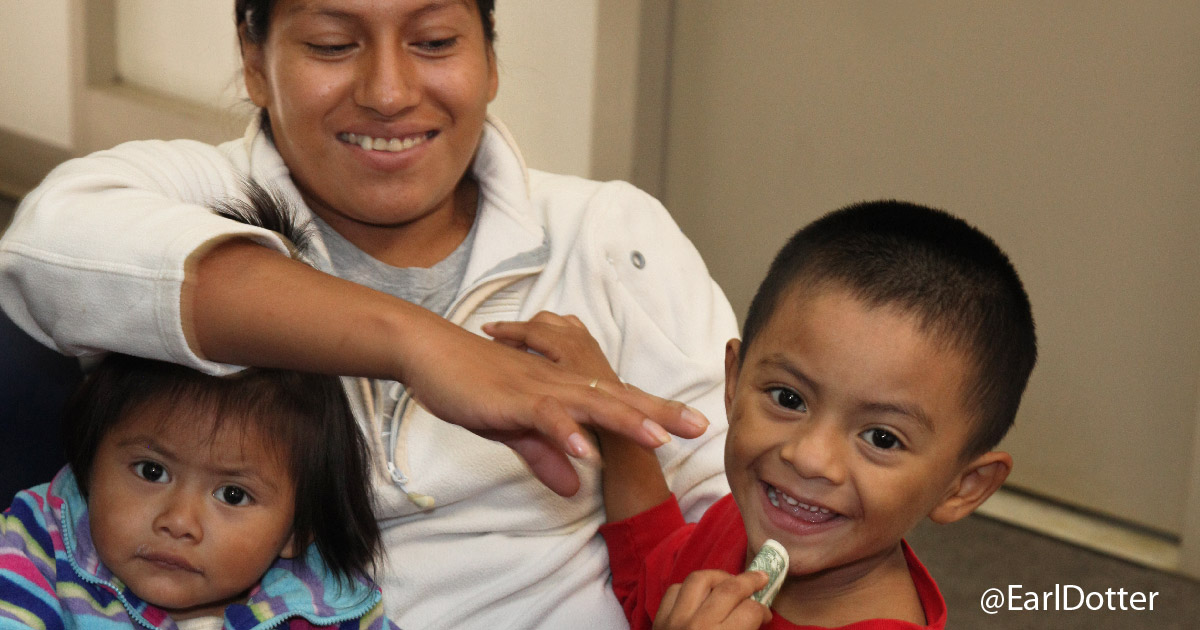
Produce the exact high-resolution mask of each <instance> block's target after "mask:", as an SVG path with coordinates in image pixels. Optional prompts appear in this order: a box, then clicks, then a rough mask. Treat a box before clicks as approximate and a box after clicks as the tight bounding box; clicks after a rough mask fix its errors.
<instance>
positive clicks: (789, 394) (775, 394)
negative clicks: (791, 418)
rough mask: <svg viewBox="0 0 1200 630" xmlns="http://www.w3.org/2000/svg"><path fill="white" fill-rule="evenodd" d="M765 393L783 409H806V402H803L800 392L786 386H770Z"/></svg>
mask: <svg viewBox="0 0 1200 630" xmlns="http://www.w3.org/2000/svg"><path fill="white" fill-rule="evenodd" d="M767 393H768V394H770V395H771V399H772V400H774V401H775V404H777V405H779V406H780V407H783V408H784V409H794V410H796V411H808V403H806V402H804V399H803V398H801V397H800V394H797V393H796V392H794V391H792V390H790V389H788V388H786V387H772V388H771V389H769V390H767Z"/></svg>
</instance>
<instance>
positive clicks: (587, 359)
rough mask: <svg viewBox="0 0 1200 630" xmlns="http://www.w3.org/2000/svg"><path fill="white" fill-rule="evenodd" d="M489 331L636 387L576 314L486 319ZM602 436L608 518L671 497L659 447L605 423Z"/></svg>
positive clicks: (581, 371)
mask: <svg viewBox="0 0 1200 630" xmlns="http://www.w3.org/2000/svg"><path fill="white" fill-rule="evenodd" d="M483 331H484V332H485V333H487V334H489V335H492V336H493V337H494V338H495V339H496V341H499V342H500V343H503V344H505V345H508V346H511V347H513V348H516V349H518V350H533V351H534V352H537V353H538V354H541V355H542V356H544V357H546V358H547V359H550V360H551V361H554V363H556V364H558V365H560V366H562V367H565V368H567V369H569V370H571V371H573V372H575V373H576V374H578V375H580V376H583V377H585V378H587V377H589V376H590V377H592V378H593V379H594V381H595V383H596V386H597V387H600V384H601V383H604V387H610V386H611V387H616V388H618V389H627V388H630V387H631V386H629V385H625V384H622V383H621V381H620V379H619V378H618V377H617V374H616V372H614V371H613V370H612V367H611V366H610V365H609V363H608V358H607V357H605V356H604V351H603V350H601V349H600V344H598V343H596V340H595V338H593V337H592V335H591V333H589V332H588V329H587V327H586V326H584V324H583V322H582V321H580V320H579V318H578V317H575V316H574V315H558V314H555V313H551V312H548V311H542V312H541V313H538V314H537V315H534V316H533V317H532V318H531V319H530V320H529V321H527V322H495V323H491V324H486V325H485V326H484V327H483ZM590 383H591V381H589V384H590ZM648 429H649V430H650V431H652V432H653V433H654V435H655V436H656V437H658V438H659V441H660V442H664V443H665V442H666V441H667V440H669V439H670V436H669V435H668V434H667V433H666V432H665V431H663V430H662V429H661V428H659V427H658V426H656V425H653V424H652V425H648ZM596 438H597V439H598V440H599V444H600V456H601V458H602V459H603V468H602V470H601V477H600V479H601V484H602V488H603V495H604V512H605V515H606V517H607V520H608V522H610V523H612V522H615V521H620V520H624V519H626V518H629V517H631V516H633V515H635V514H639V513H641V512H643V511H645V510H648V509H650V508H652V507H654V506H656V505H658V504H660V503H662V502H663V501H666V500H667V499H669V498H670V496H671V490H670V488H668V487H667V480H666V478H665V477H663V473H662V469H661V468H660V467H659V464H658V458H657V457H656V456H655V455H654V451H653V450H651V449H647V448H644V447H643V446H642V445H641V444H638V443H635V442H634V441H633V440H630V439H629V438H627V437H626V436H624V435H621V434H619V433H615V432H613V431H610V430H608V429H606V428H603V427H598V428H597V429H596ZM654 446H658V445H657V444H655V445H654Z"/></svg>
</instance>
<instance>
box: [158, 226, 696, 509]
mask: <svg viewBox="0 0 1200 630" xmlns="http://www.w3.org/2000/svg"><path fill="white" fill-rule="evenodd" d="M196 258H197V260H196V261H195V263H194V266H193V267H192V268H190V269H189V273H188V281H186V282H185V284H184V288H183V295H182V296H181V301H182V304H183V309H182V310H183V313H184V330H185V333H186V334H187V335H188V338H189V341H190V342H191V345H192V347H193V348H196V349H197V351H198V353H199V354H201V355H202V356H205V357H207V358H209V359H211V360H214V361H220V362H224V363H232V364H237V365H254V366H260V367H280V368H287V369H294V370H307V371H311V372H321V373H326V374H344V375H351V376H367V377H373V378H387V379H392V380H397V381H400V382H402V383H404V384H405V385H406V386H407V387H408V388H409V390H410V391H411V392H412V393H413V396H414V397H416V398H417V400H419V401H420V403H421V404H422V405H424V406H425V407H426V408H427V409H429V411H431V412H432V413H433V414H434V415H436V416H437V417H439V418H441V419H443V420H445V421H447V422H451V423H454V424H457V425H460V426H462V427H463V428H466V429H468V430H470V431H472V432H474V433H476V434H478V435H481V436H483V437H486V438H489V439H493V440H496V441H499V442H502V443H504V444H507V445H508V446H509V447H511V448H512V449H513V450H515V451H516V452H517V453H518V454H519V455H520V456H521V457H522V458H523V459H524V460H525V461H526V462H527V463H528V464H529V466H530V468H531V469H532V470H533V474H534V475H536V476H537V478H538V479H540V480H541V481H542V482H543V483H545V484H546V485H547V486H548V487H549V488H550V489H551V490H553V491H554V492H556V493H558V494H561V495H564V496H570V495H572V494H574V493H575V492H576V491H577V490H578V489H579V476H578V475H577V474H576V473H575V470H574V468H572V467H571V465H570V462H569V461H568V459H567V454H570V455H571V456H574V457H579V458H587V457H592V456H594V454H595V449H594V447H593V446H592V445H591V443H590V442H589V440H588V439H587V438H586V437H585V432H584V430H583V428H582V427H583V425H590V426H594V427H600V428H603V429H606V430H608V431H611V432H613V433H617V434H620V435H624V436H627V437H628V438H630V439H632V440H633V441H635V442H637V443H638V444H641V445H643V446H646V447H649V448H654V447H656V446H659V445H660V444H662V443H663V440H664V437H665V435H666V433H664V429H665V431H666V432H670V433H673V434H675V435H678V436H681V437H686V438H692V437H698V436H700V435H701V434H703V433H704V430H705V429H706V428H707V426H708V421H707V420H706V419H705V418H704V416H703V415H701V414H700V413H699V412H698V411H695V410H693V409H690V408H688V407H687V406H685V405H683V404H682V403H678V402H671V401H667V400H663V399H661V398H658V397H657V396H651V395H649V394H647V393H645V392H642V391H640V390H638V389H636V388H633V387H625V386H623V385H621V384H620V383H619V382H618V381H617V380H616V379H615V377H614V376H613V375H612V368H611V367H608V365H607V361H605V362H604V365H603V366H601V365H599V364H595V365H594V366H590V365H589V366H588V367H586V368H585V367H580V368H579V369H587V370H588V371H586V372H584V373H583V374H580V373H579V372H577V371H576V370H574V369H568V368H567V367H563V366H561V365H557V364H555V363H554V361H552V360H550V359H548V358H546V357H541V356H537V355H534V354H531V353H529V352H524V351H522V350H517V349H515V348H512V347H509V346H506V345H504V344H500V343H496V342H494V341H491V340H489V339H485V338H483V337H480V336H478V335H475V334H472V333H470V332H467V331H465V330H463V329H461V328H459V327H458V326H456V325H454V324H452V323H450V322H448V321H446V320H445V319H443V318H441V317H439V316H437V315H435V314H433V313H431V312H429V311H427V310H425V309H423V308H421V307H419V306H415V305H412V304H409V303H408V302H405V301H403V300H400V299H398V298H395V297H392V296H389V295H386V294H383V293H380V292H377V291H374V290H372V289H368V288H367V287H364V286H361V285H357V284H354V283H353V282H349V281H346V280H342V279H340V278H336V277H334V276H331V275H328V274H325V273H322V272H320V271H317V270H315V269H312V268H310V267H308V266H307V265H305V264H303V263H300V262H296V261H294V260H291V259H289V258H288V257H286V256H283V255H280V254H278V253H276V252H274V251H271V250H268V249H266V248H264V247H261V246H258V245H256V244H254V243H251V242H249V241H246V240H232V241H226V242H223V243H220V244H217V245H215V246H214V247H213V248H212V249H210V250H206V251H204V252H200V253H198V254H197V257H196ZM247 296H253V299H251V298H248V297H247ZM584 333H585V334H586V331H584ZM592 343H595V342H594V341H593V342H592ZM601 356H603V355H601ZM601 368H603V370H601ZM593 370H594V371H593ZM601 372H603V373H601ZM593 378H598V379H601V380H600V381H599V382H598V383H597V384H596V386H594V387H592V386H589V383H590V382H591V380H592V379H593Z"/></svg>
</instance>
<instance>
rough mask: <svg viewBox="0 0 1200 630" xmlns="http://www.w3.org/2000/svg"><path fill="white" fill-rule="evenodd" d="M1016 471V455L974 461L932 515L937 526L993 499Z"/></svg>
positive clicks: (992, 453)
mask: <svg viewBox="0 0 1200 630" xmlns="http://www.w3.org/2000/svg"><path fill="white" fill-rule="evenodd" d="M1011 471H1012V456H1011V455H1009V454H1008V453H1001V452H999V451H990V452H987V453H984V454H983V455H980V456H979V457H976V458H975V459H973V460H971V461H970V462H969V463H968V464H967V465H966V466H965V467H963V470H962V472H961V473H959V475H958V477H957V478H956V479H955V480H954V483H953V484H951V486H950V489H949V490H947V492H946V496H945V497H944V498H943V499H942V502H941V503H939V504H938V505H937V507H935V508H933V510H932V511H931V512H930V513H929V519H930V520H932V521H933V522H935V523H939V524H942V525H944V524H946V523H953V522H954V521H957V520H959V519H961V518H963V517H965V516H967V515H968V514H970V513H971V512H974V511H975V508H977V507H979V506H980V505H981V504H982V503H983V502H984V501H986V500H987V499H988V497H990V496H992V493H994V492H995V491H996V490H998V489H1000V485H1001V484H1003V483H1004V480H1005V479H1007V478H1008V473H1009V472H1011Z"/></svg>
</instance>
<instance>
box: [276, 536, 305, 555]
mask: <svg viewBox="0 0 1200 630" xmlns="http://www.w3.org/2000/svg"><path fill="white" fill-rule="evenodd" d="M307 546H308V545H298V544H296V532H294V531H293V532H292V533H291V534H289V535H288V539H287V542H286V543H284V544H283V549H282V550H280V552H279V557H280V558H287V559H289V560H291V559H292V558H295V557H296V556H298V555H300V554H302V553H304V548H305V547H307Z"/></svg>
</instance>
